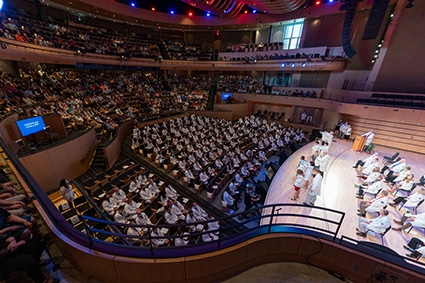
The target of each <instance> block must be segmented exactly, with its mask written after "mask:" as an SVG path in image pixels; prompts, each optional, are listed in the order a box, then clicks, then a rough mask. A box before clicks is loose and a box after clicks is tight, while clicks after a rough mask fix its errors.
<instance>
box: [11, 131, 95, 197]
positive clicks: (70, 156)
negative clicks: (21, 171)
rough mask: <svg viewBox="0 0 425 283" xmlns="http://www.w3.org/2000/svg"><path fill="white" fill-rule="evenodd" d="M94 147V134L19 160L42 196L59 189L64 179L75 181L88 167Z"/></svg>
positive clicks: (89, 133)
mask: <svg viewBox="0 0 425 283" xmlns="http://www.w3.org/2000/svg"><path fill="white" fill-rule="evenodd" d="M96 147H97V138H96V133H95V130H94V129H92V130H90V131H89V132H87V133H86V134H84V135H82V136H80V137H78V138H75V139H73V140H71V141H69V142H67V143H64V144H60V145H57V146H55V147H53V148H50V149H46V150H43V151H39V152H34V153H33V154H31V155H28V156H23V157H20V158H19V161H20V162H22V164H23V165H24V166H25V168H26V169H27V170H28V172H29V173H30V174H31V175H32V176H33V177H34V179H35V180H36V181H37V183H38V184H39V185H40V187H41V188H42V189H43V191H45V192H47V193H48V192H51V191H53V190H55V189H58V188H59V181H60V180H61V179H63V178H68V179H75V178H77V177H78V176H80V175H81V174H83V173H84V172H85V171H87V170H88V169H89V167H90V162H91V160H92V157H93V154H94V152H95V150H96Z"/></svg>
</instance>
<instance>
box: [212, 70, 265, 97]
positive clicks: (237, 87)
mask: <svg viewBox="0 0 425 283" xmlns="http://www.w3.org/2000/svg"><path fill="white" fill-rule="evenodd" d="M217 89H218V91H221V92H243V93H265V90H264V85H263V84H262V83H261V82H259V81H258V80H257V79H255V78H253V77H252V76H248V75H230V74H225V75H221V76H219V78H218V87H217Z"/></svg>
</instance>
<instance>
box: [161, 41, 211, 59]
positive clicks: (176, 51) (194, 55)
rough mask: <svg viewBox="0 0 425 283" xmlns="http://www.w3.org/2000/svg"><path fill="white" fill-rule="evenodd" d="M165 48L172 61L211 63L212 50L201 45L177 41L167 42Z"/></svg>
mask: <svg viewBox="0 0 425 283" xmlns="http://www.w3.org/2000/svg"><path fill="white" fill-rule="evenodd" d="M164 46H165V48H166V50H167V53H168V55H169V57H170V59H172V60H187V61H210V60H212V55H213V50H212V48H205V47H203V46H202V45H199V44H185V43H183V42H177V41H165V42H164Z"/></svg>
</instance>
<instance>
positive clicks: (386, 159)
mask: <svg viewBox="0 0 425 283" xmlns="http://www.w3.org/2000/svg"><path fill="white" fill-rule="evenodd" d="M399 155H400V153H399V152H396V153H394V155H393V156H384V157H383V159H382V162H383V163H384V165H389V164H393V163H395V162H397V161H396V158H397V157H398V156H399Z"/></svg>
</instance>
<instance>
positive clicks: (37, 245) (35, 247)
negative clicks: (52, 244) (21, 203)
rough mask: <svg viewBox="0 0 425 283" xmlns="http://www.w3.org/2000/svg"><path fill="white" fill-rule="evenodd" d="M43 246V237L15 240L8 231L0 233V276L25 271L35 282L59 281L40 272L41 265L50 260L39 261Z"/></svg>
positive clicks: (5, 276) (52, 282)
mask: <svg viewBox="0 0 425 283" xmlns="http://www.w3.org/2000/svg"><path fill="white" fill-rule="evenodd" d="M15 227H16V226H15ZM9 232H11V231H9ZM45 248H46V240H45V239H43V238H39V237H33V238H32V239H28V240H18V241H17V240H16V239H15V238H14V237H13V236H11V235H10V233H6V234H0V276H1V277H2V278H8V277H9V275H10V274H12V273H14V272H17V271H25V272H26V274H27V275H28V277H29V278H31V279H32V280H33V281H34V282H35V283H58V282H60V280H59V279H57V278H46V277H45V276H44V275H43V273H42V272H41V265H45V264H48V263H50V260H46V261H43V262H40V257H41V254H42V253H43V251H44V249H45Z"/></svg>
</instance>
